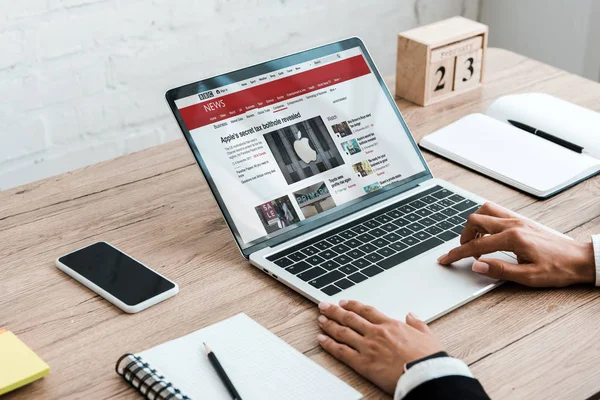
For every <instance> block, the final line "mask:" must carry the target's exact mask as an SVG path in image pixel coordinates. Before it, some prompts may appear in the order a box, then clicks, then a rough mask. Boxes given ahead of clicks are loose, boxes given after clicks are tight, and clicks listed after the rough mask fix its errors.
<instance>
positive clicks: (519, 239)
mask: <svg viewBox="0 0 600 400" xmlns="http://www.w3.org/2000/svg"><path fill="white" fill-rule="evenodd" d="M460 243H461V246H460V247H457V248H455V249H453V250H451V251H450V252H449V253H448V254H446V255H443V256H442V257H440V258H439V259H438V262H439V263H440V264H444V265H447V264H450V263H453V262H455V261H458V260H460V259H463V258H467V257H475V258H479V257H480V255H481V254H489V253H494V252H496V251H511V252H513V253H515V254H516V255H517V260H518V262H519V264H518V265H515V264H511V263H508V262H505V261H500V260H496V259H492V258H481V259H479V260H476V261H475V262H474V263H473V271H475V272H477V273H479V274H481V275H485V276H489V277H491V278H495V279H502V280H509V281H514V282H517V283H520V284H523V285H526V286H535V287H544V286H557V287H559V286H568V285H573V284H576V283H594V281H595V275H596V272H595V267H594V250H593V248H592V244H591V243H587V244H581V243H577V242H574V241H572V240H569V239H565V238H563V237H561V236H558V235H556V234H554V233H551V232H548V231H546V230H544V229H542V228H540V227H538V226H537V225H536V224H534V223H533V222H531V221H529V220H526V219H524V218H522V217H519V216H518V215H516V214H513V213H511V212H510V211H508V210H506V209H504V208H502V207H500V206H498V205H496V204H493V203H486V204H484V205H483V206H482V207H481V208H480V209H479V210H478V211H477V212H475V213H474V214H471V215H470V216H469V218H468V219H467V225H466V226H465V229H464V230H463V232H462V236H461V238H460Z"/></svg>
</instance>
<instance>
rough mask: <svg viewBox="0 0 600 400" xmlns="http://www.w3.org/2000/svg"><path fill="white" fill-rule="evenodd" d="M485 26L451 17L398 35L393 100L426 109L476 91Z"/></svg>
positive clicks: (483, 56) (481, 70)
mask: <svg viewBox="0 0 600 400" xmlns="http://www.w3.org/2000/svg"><path fill="white" fill-rule="evenodd" d="M487 36H488V27H487V25H484V24H480V23H479V22H475V21H472V20H470V19H467V18H463V17H454V18H450V19H446V20H443V21H440V22H436V23H433V24H429V25H425V26H421V27H419V28H415V29H412V30H409V31H406V32H403V33H400V34H399V35H398V58H397V62H396V97H398V98H404V99H407V100H410V101H412V102H413V103H416V104H419V105H422V106H425V105H428V104H431V103H435V102H438V101H441V100H444V99H447V98H448V97H451V96H454V95H456V94H458V93H462V92H465V91H467V90H471V89H474V88H477V87H478V86H480V85H481V82H482V79H483V62H484V59H485V51H486V49H487Z"/></svg>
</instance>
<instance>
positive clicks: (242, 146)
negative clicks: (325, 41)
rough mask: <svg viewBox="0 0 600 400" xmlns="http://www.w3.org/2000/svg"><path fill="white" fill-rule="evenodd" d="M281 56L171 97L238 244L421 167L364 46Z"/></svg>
mask: <svg viewBox="0 0 600 400" xmlns="http://www.w3.org/2000/svg"><path fill="white" fill-rule="evenodd" d="M277 61H278V64H273V62H271V65H270V66H268V68H262V69H261V68H258V67H261V66H264V65H265V64H263V65H260V66H256V67H250V69H252V68H255V71H256V74H254V73H251V71H250V69H246V70H245V71H244V70H242V71H244V72H245V74H243V75H239V71H237V73H238V75H237V76H235V74H236V73H231V74H229V75H227V74H226V75H222V76H221V77H217V78H213V83H212V85H211V86H213V88H211V89H210V90H206V91H201V92H197V91H196V92H195V91H193V90H192V93H190V94H189V95H185V96H183V97H180V98H175V99H174V106H173V105H172V107H175V108H176V110H177V112H178V113H179V115H178V120H179V122H180V124H182V123H183V124H184V125H185V128H186V129H187V131H188V133H189V134H188V135H187V136H186V138H187V139H188V142H189V144H190V146H191V147H192V150H194V152H195V154H197V157H199V158H200V159H201V161H202V163H201V167H203V171H204V172H205V176H207V178H208V181H209V184H210V185H211V188H212V190H213V192H215V194H216V196H217V199H218V200H219V201H220V202H222V204H220V206H221V208H222V209H223V210H224V212H225V213H226V214H228V215H227V216H228V218H229V221H228V222H229V224H230V225H231V228H232V230H233V231H234V234H235V235H236V239H237V240H238V244H239V245H240V247H242V248H246V247H248V246H251V245H252V244H255V243H258V242H261V241H263V240H265V239H268V238H272V237H275V236H278V235H281V234H282V233H285V232H287V231H290V230H293V229H295V228H296V227H298V226H299V225H302V224H303V223H305V221H306V222H310V221H313V220H317V219H319V218H321V217H323V216H325V215H328V214H332V213H335V212H337V210H339V209H341V208H344V207H345V206H348V205H350V204H356V203H357V202H360V201H362V200H364V199H365V198H368V197H369V196H374V195H376V194H377V193H378V192H380V191H382V190H383V189H386V188H390V187H393V186H394V185H399V184H401V183H405V182H406V181H408V180H410V179H411V177H415V176H416V175H419V174H421V175H422V174H423V173H424V172H425V171H426V166H425V164H424V162H423V160H422V158H421V156H420V153H419V152H418V151H416V147H415V145H414V142H413V141H412V138H411V137H410V133H409V132H408V130H407V129H406V128H405V125H404V123H403V122H402V119H401V117H400V116H399V113H398V112H397V110H396V109H395V107H396V106H395V104H393V103H392V101H391V98H390V97H389V93H387V91H386V90H383V89H382V84H381V81H380V77H379V75H378V74H376V73H374V67H373V64H372V63H371V62H368V61H370V59H368V56H367V57H366V56H365V52H364V51H363V50H362V49H361V47H360V46H357V47H352V48H347V49H343V50H339V51H334V52H332V53H331V54H327V55H325V56H321V55H319V57H317V58H309V59H305V60H302V61H301V62H295V61H298V59H297V58H296V60H294V57H293V56H288V57H287V58H282V59H279V60H277ZM287 64H289V65H287ZM240 77H242V78H244V79H241V80H238V78H240ZM218 78H222V79H221V80H219V79H218ZM215 79H216V82H217V84H218V83H219V82H222V83H223V84H222V85H221V86H215V82H214V81H215ZM197 87H198V88H201V86H197ZM188 92H189V91H188ZM175 108H174V111H175ZM177 112H176V116H177ZM182 128H183V127H182ZM184 131H185V129H184Z"/></svg>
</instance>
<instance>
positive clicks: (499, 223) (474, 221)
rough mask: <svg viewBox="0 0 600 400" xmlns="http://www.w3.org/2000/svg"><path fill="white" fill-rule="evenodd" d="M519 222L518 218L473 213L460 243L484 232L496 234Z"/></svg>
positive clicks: (466, 241)
mask: <svg viewBox="0 0 600 400" xmlns="http://www.w3.org/2000/svg"><path fill="white" fill-rule="evenodd" d="M518 223H519V220H518V219H516V218H499V217H492V216H490V215H484V214H477V213H475V214H471V215H469V218H467V224H466V225H465V228H464V229H463V231H462V234H461V236H460V244H465V243H468V242H470V241H471V240H473V239H476V238H478V236H480V235H482V234H490V235H493V234H496V233H500V232H502V231H504V230H506V229H509V228H512V227H514V226H515V225H517V224H518Z"/></svg>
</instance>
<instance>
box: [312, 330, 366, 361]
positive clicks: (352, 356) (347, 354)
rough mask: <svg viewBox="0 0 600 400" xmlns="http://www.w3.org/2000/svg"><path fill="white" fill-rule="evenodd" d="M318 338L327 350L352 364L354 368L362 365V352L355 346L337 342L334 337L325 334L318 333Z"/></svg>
mask: <svg viewBox="0 0 600 400" xmlns="http://www.w3.org/2000/svg"><path fill="white" fill-rule="evenodd" d="M317 340H318V341H319V344H320V345H321V347H323V349H325V351H326V352H328V353H329V354H331V355H332V356H334V357H335V358H337V359H338V360H340V361H341V362H343V363H344V364H346V365H348V366H350V367H351V368H353V369H357V368H359V367H360V354H359V353H358V351H356V350H354V349H353V348H351V347H349V346H347V345H345V344H341V343H338V342H336V341H335V340H334V339H332V338H330V337H329V336H325V335H323V334H319V335H317Z"/></svg>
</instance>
